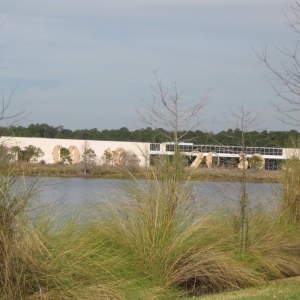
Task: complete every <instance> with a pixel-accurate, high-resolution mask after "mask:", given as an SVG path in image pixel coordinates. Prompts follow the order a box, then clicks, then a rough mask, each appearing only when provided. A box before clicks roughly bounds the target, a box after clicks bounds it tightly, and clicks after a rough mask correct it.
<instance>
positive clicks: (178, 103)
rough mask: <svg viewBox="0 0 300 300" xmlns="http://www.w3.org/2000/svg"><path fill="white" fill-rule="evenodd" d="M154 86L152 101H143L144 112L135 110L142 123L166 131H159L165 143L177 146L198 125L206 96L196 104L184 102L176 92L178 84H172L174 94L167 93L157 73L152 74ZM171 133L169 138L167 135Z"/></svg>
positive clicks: (206, 99) (206, 100) (205, 102)
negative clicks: (154, 80) (168, 142)
mask: <svg viewBox="0 0 300 300" xmlns="http://www.w3.org/2000/svg"><path fill="white" fill-rule="evenodd" d="M154 75H155V79H156V86H154V87H153V93H154V95H153V101H152V103H150V104H149V103H147V102H145V101H144V104H145V105H144V109H145V110H144V111H142V110H140V109H137V112H138V114H139V115H140V117H141V120H142V121H143V123H145V124H147V125H150V126H154V127H155V128H158V127H162V128H164V129H166V130H168V131H163V130H161V134H162V135H163V136H165V138H166V139H167V141H172V142H174V144H175V145H177V144H178V142H179V141H180V140H182V139H183V138H184V136H185V135H186V134H187V133H188V132H189V131H191V130H193V129H194V128H195V127H197V126H199V124H200V113H201V110H202V109H203V107H204V106H205V105H206V104H207V102H208V94H209V93H207V95H206V96H205V97H203V98H201V99H200V100H199V101H198V102H197V103H196V104H194V105H192V104H191V103H189V102H184V101H183V99H182V96H181V95H180V94H179V92H178V84H177V83H176V82H175V83H174V86H173V88H174V92H173V93H169V92H168V91H167V90H166V89H165V88H164V86H163V84H162V81H161V80H160V79H158V77H157V73H156V72H155V73H154ZM169 132H171V134H172V135H171V136H170V135H169Z"/></svg>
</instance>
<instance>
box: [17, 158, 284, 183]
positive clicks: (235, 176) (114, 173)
mask: <svg viewBox="0 0 300 300" xmlns="http://www.w3.org/2000/svg"><path fill="white" fill-rule="evenodd" d="M154 171H155V169H154V168H152V167H150V168H149V169H148V170H147V171H146V170H145V169H144V168H133V169H124V168H119V167H111V166H90V167H89V168H87V173H84V168H83V166H81V165H59V164H47V165H40V164H26V163H25V164H16V165H15V166H14V174H15V175H24V176H46V177H85V178H115V179H125V178H132V176H134V177H135V178H143V179H146V178H148V177H149V176H152V175H153V172H154ZM241 177H242V173H241V171H240V170H239V169H237V168H235V169H224V168H223V169H221V168H216V169H208V168H199V169H197V170H190V169H189V168H186V169H185V178H186V179H189V180H200V181H231V182H238V181H241ZM247 177H248V181H249V182H270V183H271V182H272V183H277V182H279V181H281V180H282V176H281V172H280V171H266V170H256V171H253V170H251V169H249V170H247Z"/></svg>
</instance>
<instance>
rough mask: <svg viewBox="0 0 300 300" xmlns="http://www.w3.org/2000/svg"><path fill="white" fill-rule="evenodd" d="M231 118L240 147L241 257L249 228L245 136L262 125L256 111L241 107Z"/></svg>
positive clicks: (247, 141) (246, 243)
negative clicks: (236, 131)
mask: <svg viewBox="0 0 300 300" xmlns="http://www.w3.org/2000/svg"><path fill="white" fill-rule="evenodd" d="M231 116H232V117H233V120H234V121H233V122H235V125H236V128H237V129H238V133H239V134H238V136H237V135H235V136H234V139H235V140H236V145H237V146H240V147H241V150H242V151H241V152H240V153H236V154H239V157H240V163H239V168H240V170H241V174H242V176H241V184H242V186H241V196H240V201H239V203H240V228H239V229H240V232H239V243H240V250H241V253H242V255H244V254H245V252H246V249H247V246H248V228H249V218H248V215H249V200H248V193H247V182H248V180H247V175H248V173H247V169H248V160H247V150H246V146H247V144H248V143H249V142H251V140H249V137H248V136H247V133H248V132H249V131H253V130H255V129H256V128H257V126H258V125H260V124H261V123H262V121H261V114H260V113H259V112H257V111H256V110H246V109H245V108H244V106H243V105H242V106H241V107H240V109H239V110H238V111H237V112H234V111H232V112H231ZM248 145H249V144H248Z"/></svg>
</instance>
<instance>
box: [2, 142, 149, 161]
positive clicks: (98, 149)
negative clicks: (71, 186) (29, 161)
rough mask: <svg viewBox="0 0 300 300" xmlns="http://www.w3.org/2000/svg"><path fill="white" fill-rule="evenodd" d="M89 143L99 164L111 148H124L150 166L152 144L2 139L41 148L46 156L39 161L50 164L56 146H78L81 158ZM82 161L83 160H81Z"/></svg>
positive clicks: (22, 147)
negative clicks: (85, 146)
mask: <svg viewBox="0 0 300 300" xmlns="http://www.w3.org/2000/svg"><path fill="white" fill-rule="evenodd" d="M86 142H87V143H88V148H90V149H92V150H94V151H95V153H96V155H97V163H98V164H102V163H103V161H102V159H101V157H102V156H103V154H104V152H105V150H107V149H108V148H110V150H111V151H114V150H115V149H117V148H123V149H124V150H125V152H126V153H134V154H136V155H137V156H138V158H139V159H140V165H145V164H148V162H149V149H150V143H137V142H115V141H94V140H69V139H47V138H27V137H0V143H1V144H3V145H5V146H7V147H12V146H19V147H20V148H21V149H24V148H25V147H26V146H29V145H33V146H35V147H39V148H40V149H41V150H42V151H43V152H44V156H42V157H40V158H39V160H44V161H45V162H46V163H48V164H52V163H54V160H53V149H54V147H55V146H57V145H60V146H62V147H64V148H69V147H70V146H76V147H77V148H78V150H79V153H80V156H81V155H82V153H83V148H84V145H85V143H86ZM79 160H81V158H80V159H79Z"/></svg>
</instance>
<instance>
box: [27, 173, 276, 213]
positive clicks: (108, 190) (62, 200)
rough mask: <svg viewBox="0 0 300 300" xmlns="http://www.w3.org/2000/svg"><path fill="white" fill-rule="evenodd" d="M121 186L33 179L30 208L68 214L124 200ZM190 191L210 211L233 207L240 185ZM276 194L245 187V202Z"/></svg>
mask: <svg viewBox="0 0 300 300" xmlns="http://www.w3.org/2000/svg"><path fill="white" fill-rule="evenodd" d="M36 180H37V179H36V178H26V184H27V185H30V184H31V183H32V182H34V181H36ZM141 182H143V181H141ZM124 183H125V184H128V183H130V180H112V179H84V178H49V177H48V178H43V177H42V178H39V179H38V180H37V185H38V190H37V194H36V197H35V199H34V201H33V203H34V204H33V205H34V206H42V205H47V206H49V207H50V208H51V209H54V210H57V209H59V211H63V212H64V213H67V214H69V213H72V212H74V211H75V210H78V209H83V208H85V207H87V206H89V205H90V204H93V203H105V202H113V201H126V192H125V191H124V186H123V188H122V185H123V184H124ZM193 189H194V198H193V201H194V203H195V205H196V206H198V205H201V206H202V207H203V210H204V211H210V210H211V209H213V208H215V207H219V206H223V205H226V206H228V205H229V206H230V205H232V206H235V207H236V204H237V202H238V200H239V196H240V191H241V183H238V182H233V183H232V182H230V183H227V182H202V181H201V182H200V181H197V182H193ZM279 192H280V185H279V184H274V183H273V184H269V183H248V184H247V193H248V195H249V203H251V205H252V206H258V205H263V206H267V207H272V206H274V201H276V194H278V193H279ZM127 199H128V198H127Z"/></svg>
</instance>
